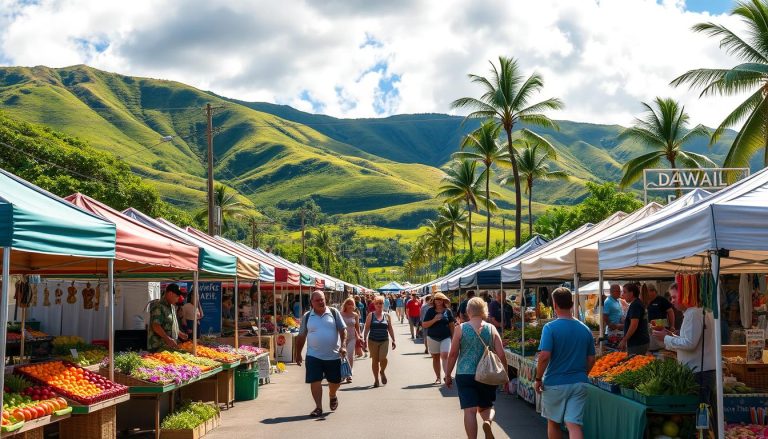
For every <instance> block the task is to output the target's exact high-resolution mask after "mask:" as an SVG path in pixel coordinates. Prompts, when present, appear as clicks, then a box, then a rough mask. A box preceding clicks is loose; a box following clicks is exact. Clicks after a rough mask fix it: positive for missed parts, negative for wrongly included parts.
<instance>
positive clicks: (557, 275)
mask: <svg viewBox="0 0 768 439" xmlns="http://www.w3.org/2000/svg"><path fill="white" fill-rule="evenodd" d="M660 209H661V205H659V204H658V203H650V204H648V205H646V206H644V207H642V208H640V209H638V210H636V211H635V212H633V213H631V214H629V215H627V214H624V213H623V212H621V213H622V215H617V214H614V215H612V216H610V217H608V218H607V219H606V220H604V221H602V222H600V223H599V224H597V225H595V226H594V227H592V228H591V229H589V230H588V231H587V232H584V233H582V234H581V236H579V237H577V238H574V239H573V240H570V241H568V242H567V243H564V244H563V245H559V246H557V247H556V248H552V249H550V250H549V251H547V252H545V253H544V254H540V255H537V256H534V257H531V258H525V259H523V261H522V262H521V264H520V265H521V268H522V273H523V279H526V280H527V279H572V278H573V275H574V274H575V273H579V276H580V278H581V279H597V277H598V274H599V271H600V270H599V268H598V264H597V242H598V241H599V240H600V239H601V238H604V237H606V236H610V235H611V234H613V233H615V232H617V231H619V230H623V229H626V228H628V227H631V226H632V224H634V223H636V222H637V221H639V220H641V219H643V218H645V217H648V216H650V215H653V214H654V213H656V212H658V211H659V210H660Z"/></svg>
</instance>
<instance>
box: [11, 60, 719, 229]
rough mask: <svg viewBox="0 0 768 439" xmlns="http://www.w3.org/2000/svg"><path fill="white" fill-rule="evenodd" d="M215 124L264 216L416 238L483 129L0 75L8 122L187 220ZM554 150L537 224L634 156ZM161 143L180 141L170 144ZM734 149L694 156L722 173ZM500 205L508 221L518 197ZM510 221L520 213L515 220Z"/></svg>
mask: <svg viewBox="0 0 768 439" xmlns="http://www.w3.org/2000/svg"><path fill="white" fill-rule="evenodd" d="M207 103H210V104H212V105H213V106H215V107H217V110H216V112H215V115H214V117H213V122H214V126H215V127H216V128H217V134H216V135H215V138H214V158H215V160H214V162H215V172H214V173H215V177H216V179H217V180H218V181H222V182H224V183H225V184H227V185H228V186H231V187H233V188H235V189H237V190H238V191H239V192H240V193H241V194H242V195H243V196H244V197H246V198H247V199H248V200H249V202H250V203H253V205H254V206H255V207H256V208H263V207H265V206H274V207H277V208H280V209H291V208H295V207H296V206H298V205H300V204H301V203H303V202H304V200H306V199H307V198H309V197H311V198H313V199H314V200H315V201H316V202H317V203H318V204H319V205H320V207H321V208H322V210H323V211H324V212H325V213H328V214H334V215H343V216H346V217H349V218H352V219H356V220H358V221H361V222H367V223H371V224H376V225H382V226H388V227H396V228H403V229H405V228H415V227H416V226H417V225H418V224H419V223H420V222H422V221H423V220H424V218H426V217H429V216H431V215H434V211H435V208H436V207H437V206H439V205H440V203H441V201H440V200H437V199H435V194H436V192H437V188H438V186H439V184H440V180H441V178H442V175H443V174H442V171H440V169H439V168H440V167H441V166H444V165H445V164H446V162H447V161H448V160H449V159H450V155H451V153H452V152H454V151H456V149H457V145H458V143H459V139H460V138H461V136H462V135H463V134H465V133H466V132H468V131H469V130H471V129H472V128H473V127H474V126H476V123H477V122H475V121H469V122H468V123H466V124H462V122H463V118H461V117H456V116H449V115H443V114H416V115H398V116H392V117H388V118H383V119H336V118H333V117H329V116H323V115H315V114H309V113H304V112H301V111H298V110H295V109H293V108H291V107H287V106H280V105H274V104H267V103H254V102H244V101H239V100H235V99H229V98H224V97H221V96H218V95H216V94H214V93H211V92H208V91H203V90H199V89H196V88H194V87H191V86H188V85H185V84H182V83H179V82H174V81H166V80H158V79H150V78H138V77H130V76H124V75H119V74H114V73H108V72H104V71H100V70H97V69H93V68H91V67H88V66H82V65H80V66H72V67H67V68H60V69H54V68H48V67H41V66H40V67H6V68H0V110H2V111H3V112H4V113H5V114H7V115H9V116H11V117H13V118H17V119H21V120H24V121H29V122H34V123H40V124H44V125H47V126H49V127H51V128H53V129H55V130H58V131H61V132H64V133H66V134H68V135H71V136H76V137H78V138H79V139H82V140H84V141H86V142H87V143H88V144H90V145H91V146H92V147H93V148H95V149H97V150H104V151H108V152H111V153H113V154H115V155H116V156H117V157H118V158H119V159H120V160H121V161H124V162H125V163H127V164H128V165H129V166H130V168H131V169H132V170H133V172H134V173H136V174H137V175H140V176H142V177H143V178H145V179H147V180H148V181H151V182H152V183H153V184H154V185H155V187H156V188H157V190H158V191H159V193H160V194H161V196H162V197H163V198H164V199H165V200H166V201H168V202H171V203H173V204H176V205H178V206H180V207H182V208H185V209H187V210H193V209H198V208H199V207H201V206H202V205H203V204H204V199H205V175H206V168H205V161H204V160H203V159H202V157H204V156H205V154H204V151H205V145H206V135H205V128H206V123H205V113H204V112H203V107H204V105H205V104H207ZM559 125H560V130H559V131H552V130H543V131H539V132H540V133H542V134H544V135H545V136H547V137H548V138H549V139H550V140H552V141H553V142H554V144H555V146H556V148H557V150H558V153H559V155H560V165H559V166H560V167H561V168H562V169H564V170H566V171H567V172H568V173H569V174H571V175H572V176H573V180H572V181H571V182H569V183H567V184H563V183H552V184H542V185H540V186H539V187H538V188H537V189H536V193H535V198H536V200H537V202H536V203H535V205H534V211H535V212H541V211H542V210H543V209H546V208H547V207H548V206H551V205H553V204H570V203H573V202H575V201H578V200H579V199H580V198H581V197H583V195H584V189H583V182H584V181H588V180H593V181H602V180H612V181H618V179H619V176H620V173H621V171H620V170H621V164H622V163H623V162H625V161H626V160H627V159H628V158H629V157H632V156H635V155H638V154H640V153H641V152H642V148H640V147H638V146H637V145H629V144H619V143H618V142H617V140H616V137H617V135H618V133H619V132H620V130H621V127H619V126H615V125H594V124H585V123H577V122H569V121H560V122H559ZM164 136H174V137H173V139H172V140H170V141H161V139H162V138H163V137H164ZM730 140H731V138H730V137H729V136H725V138H724V139H723V141H722V142H721V143H719V144H717V145H715V146H714V147H713V148H711V149H709V148H708V147H707V141H706V139H702V140H701V141H700V142H698V143H697V144H695V145H694V146H693V148H692V149H694V150H696V151H698V152H704V153H708V154H710V155H711V156H712V157H713V159H714V160H715V161H716V162H722V158H723V157H724V156H725V152H726V150H727V148H726V146H725V145H727V144H729V143H730ZM494 186H495V187H494V189H495V190H496V191H497V192H499V193H501V196H502V200H501V202H500V203H499V204H500V207H501V208H502V209H503V210H505V211H507V212H510V209H512V208H513V206H512V205H511V204H510V200H513V199H514V197H513V193H512V192H511V191H510V190H509V189H507V188H502V187H498V185H494ZM510 213H511V212H510Z"/></svg>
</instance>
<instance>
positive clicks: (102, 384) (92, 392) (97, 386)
mask: <svg viewBox="0 0 768 439" xmlns="http://www.w3.org/2000/svg"><path fill="white" fill-rule="evenodd" d="M16 371H17V372H18V373H20V374H21V375H24V376H26V377H29V378H32V379H34V380H35V381H38V382H40V383H43V384H46V385H48V386H51V387H52V388H53V390H54V391H55V392H56V393H59V394H61V395H63V396H65V397H67V398H70V399H72V400H74V401H77V402H79V403H81V404H85V405H90V404H94V403H97V402H100V401H104V400H107V399H111V398H115V397H117V396H120V395H123V394H125V393H126V392H127V391H128V388H127V387H126V386H123V385H121V384H117V383H114V382H112V381H110V380H108V379H107V378H104V377H103V376H101V375H99V374H97V373H94V372H90V371H88V370H85V369H83V368H81V367H78V366H76V365H74V364H72V363H68V362H64V361H50V362H47V363H36V364H29V365H25V366H20V367H17V368H16Z"/></svg>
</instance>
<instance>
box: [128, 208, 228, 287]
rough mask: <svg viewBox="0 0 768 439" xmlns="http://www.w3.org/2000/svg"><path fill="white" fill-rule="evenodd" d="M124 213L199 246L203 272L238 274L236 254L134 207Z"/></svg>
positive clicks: (200, 267)
mask: <svg viewBox="0 0 768 439" xmlns="http://www.w3.org/2000/svg"><path fill="white" fill-rule="evenodd" d="M123 215H126V216H128V217H130V218H133V219H134V220H136V221H139V222H140V223H142V224H144V225H146V226H148V227H152V228H153V229H155V230H159V231H162V232H163V233H166V234H168V235H170V236H173V237H174V238H176V239H178V240H180V241H182V242H186V243H187V244H189V245H194V246H196V247H198V249H199V254H198V268H199V270H200V271H201V272H206V273H211V274H213V275H223V276H228V277H233V276H236V275H237V274H238V273H237V258H236V257H235V256H232V255H229V254H227V253H223V252H221V251H219V250H217V249H215V248H213V247H211V246H210V245H208V244H206V243H204V242H203V241H200V240H198V239H196V238H195V237H193V236H190V235H189V234H187V233H186V232H184V231H183V230H181V229H180V228H178V227H176V226H173V225H172V224H170V223H168V222H160V221H158V220H155V219H153V218H151V217H149V216H148V215H145V214H144V213H142V212H140V211H139V210H137V209H134V208H133V207H131V208H128V209H125V210H124V211H123Z"/></svg>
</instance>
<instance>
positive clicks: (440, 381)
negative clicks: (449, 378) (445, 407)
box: [433, 378, 443, 384]
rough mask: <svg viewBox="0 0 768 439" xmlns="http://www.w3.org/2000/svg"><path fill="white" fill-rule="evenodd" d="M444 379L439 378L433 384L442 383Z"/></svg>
mask: <svg viewBox="0 0 768 439" xmlns="http://www.w3.org/2000/svg"><path fill="white" fill-rule="evenodd" d="M442 383H443V380H442V379H440V378H437V379H436V380H435V382H434V383H433V384H442Z"/></svg>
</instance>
